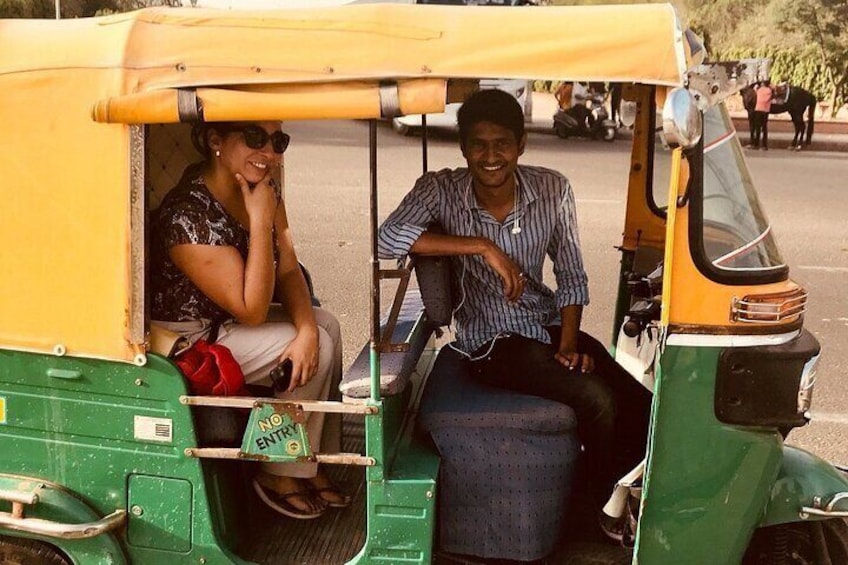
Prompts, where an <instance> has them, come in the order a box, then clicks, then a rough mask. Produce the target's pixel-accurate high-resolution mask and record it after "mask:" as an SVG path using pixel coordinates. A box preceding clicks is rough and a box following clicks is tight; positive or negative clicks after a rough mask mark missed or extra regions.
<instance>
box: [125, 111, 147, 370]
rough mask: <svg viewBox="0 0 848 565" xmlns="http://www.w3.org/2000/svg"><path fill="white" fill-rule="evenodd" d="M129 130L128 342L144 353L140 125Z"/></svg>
mask: <svg viewBox="0 0 848 565" xmlns="http://www.w3.org/2000/svg"><path fill="white" fill-rule="evenodd" d="M129 129H130V234H129V240H130V241H129V244H130V265H129V271H130V273H129V275H130V288H129V291H130V296H129V319H128V320H127V321H128V323H129V339H130V343H131V344H133V345H135V346H138V348H139V350H138V351H143V350H144V347H145V346H144V343H145V340H146V336H145V332H144V265H145V257H144V247H145V246H144V239H145V236H144V230H145V225H144V216H145V214H144V208H145V204H144V201H145V195H144V185H145V182H144V177H145V170H144V140H145V136H144V126H143V125H132V126H130V127H129ZM133 362H134V363H135V364H136V365H144V364H146V363H147V358H146V356H145V355H143V354H142V353H139V354H138V355H136V356H135V359H134V360H133Z"/></svg>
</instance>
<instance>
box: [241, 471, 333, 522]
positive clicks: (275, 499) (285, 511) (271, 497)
mask: <svg viewBox="0 0 848 565" xmlns="http://www.w3.org/2000/svg"><path fill="white" fill-rule="evenodd" d="M253 490H255V491H256V494H257V495H258V496H259V498H260V500H262V502H264V503H265V504H267V505H268V506H269V507H271V508H272V509H273V510H274V511H275V512H279V513H280V514H282V515H283V516H288V517H289V518H296V519H298V520H313V519H315V518H318V517H319V516H321V515H323V514H324V511H325V510H326V509H322V510H318V511H317V512H308V511H306V510H301V509H300V508H298V507H297V506H294V505H293V504H292V503H290V502H289V501H288V499H289V498H291V497H293V496H303V497H306V498H311V497H312V496H313V491H311V490H305V491H295V492H287V493H286V494H280V493H278V492H275V491H273V490H271V489H269V488H266V487H264V486H262V485H261V484H259V481H257V480H256V479H253ZM325 502H326V501H325Z"/></svg>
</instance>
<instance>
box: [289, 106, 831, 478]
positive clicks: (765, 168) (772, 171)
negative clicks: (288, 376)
mask: <svg viewBox="0 0 848 565" xmlns="http://www.w3.org/2000/svg"><path fill="white" fill-rule="evenodd" d="M287 130H288V131H289V132H290V133H291V134H292V137H293V140H292V144H291V147H290V149H289V152H288V153H287V154H286V163H287V165H286V168H287V170H286V184H287V187H288V188H287V195H288V201H289V216H290V218H291V222H292V226H293V230H294V234H295V239H296V245H297V248H298V250H299V254H300V257H301V259H302V260H303V261H304V262H305V263H306V264H307V265H308V266H309V268H310V270H311V271H312V273H313V276H314V278H315V282H316V286H317V291H318V293H319V295H320V296H321V298H322V299H323V301H324V305H325V306H326V307H327V308H329V309H330V310H332V311H333V312H335V313H336V315H337V316H338V317H339V318H340V320H341V322H342V328H343V331H344V336H345V361H346V364H347V363H350V362H351V360H352V359H353V357H354V356H355V354H356V352H358V350H359V349H360V348H361V346H362V344H363V343H365V340H366V339H367V335H368V322H367V315H368V314H367V313H368V296H369V290H368V289H369V282H368V281H369V267H368V261H369V241H368V233H369V232H368V185H369V173H368V149H367V145H368V126H367V123H365V122H312V123H309V124H306V123H296V122H292V123H290V124H288V125H287ZM378 143H379V145H380V151H379V154H378V160H379V163H380V176H379V179H378V180H379V183H380V186H381V200H380V206H379V209H380V217H381V218H382V217H384V216H385V215H386V214H387V213H388V212H389V211H390V210H391V209H392V208H393V207H394V205H395V204H396V203H397V202H398V201H399V200H400V198H401V197H402V196H403V195H404V194H405V192H406V191H407V190H408V189H409V188H410V187H411V186H412V184H413V182H414V180H415V178H416V177H417V176H418V174H419V173H420V171H421V160H420V152H419V151H418V147H419V145H420V138H418V137H412V138H404V137H400V136H398V135H397V134H395V133H394V132H392V131H391V129H390V128H389V127H388V125H387V124H380V125H379V131H378ZM628 152H629V144H627V143H625V142H622V141H617V142H614V143H612V144H608V143H602V142H591V141H586V140H560V139H558V138H556V137H555V136H552V135H544V134H541V133H533V134H531V136H530V140H529V145H528V149H527V152H526V153H525V157H524V158H523V162H525V163H533V164H539V165H544V166H548V167H552V168H556V169H558V170H561V171H562V172H563V173H565V174H566V175H567V176H568V177H569V178H570V179H571V181H572V183H573V184H574V186H575V191H576V195H577V202H578V213H579V217H580V230H581V238H582V242H583V252H584V256H585V260H586V267H587V270H588V273H589V277H590V281H591V283H590V284H591V286H590V292H591V295H592V305H591V306H590V307H589V308H588V309H587V312H586V320H585V324H584V327H585V328H586V329H587V330H588V331H590V332H591V333H593V334H595V335H597V336H599V337H600V338H601V339H602V340H604V341H609V337H610V335H611V322H612V315H613V299H614V296H615V286H616V281H617V276H618V261H619V254H618V252H617V251H616V250H615V249H614V246H615V245H617V244H618V243H620V234H621V229H622V224H623V217H624V194H625V184H626V181H627V164H628V159H629V153H628ZM461 164H462V161H461V157H460V154H459V151H458V148H457V146H456V140H455V139H454V138H453V137H452V136H450V135H447V136H446V135H442V136H437V137H436V138H435V139H432V138H431V142H430V167H431V168H441V167H454V166H458V165H461ZM749 166H750V168H751V172H752V174H753V176H754V179H755V182H756V183H757V186H758V190H759V194H760V198H761V200H762V201H763V203H764V206H765V209H766V211H767V213H768V214H769V217H770V218H771V220H772V223H773V226H774V229H775V232H776V234H777V240H778V244H779V245H780V249H781V251H782V253H783V255H784V259H785V260H786V261H787V263H788V264H789V265H790V266H791V267H792V277H793V278H794V279H795V280H797V281H799V282H800V283H802V284H803V285H805V286H806V287H807V289H808V290H809V291H810V296H811V299H810V311H809V314H808V316H807V321H806V326H807V328H809V329H810V330H811V331H812V332H814V333H815V334H816V335H817V337H818V339H819V340H820V341H821V343H822V345H823V347H824V352H825V354H824V357H823V360H822V363H821V364H820V371H819V383H818V385H817V387H816V393H815V398H814V416H815V418H816V419H815V420H814V422H813V424H811V425H810V426H808V427H807V428H805V429H803V430H800V431H796V432H793V437H792V439H793V441H794V443H796V444H798V445H801V446H802V447H806V448H808V449H811V450H813V451H815V452H816V453H818V454H820V455H822V456H824V457H827V458H829V459H832V460H834V461H837V462H841V463H848V386H846V385H845V384H843V383H844V382H845V379H846V377H848V360H846V357H848V298H846V294H848V222H846V217H848V187H846V186H845V179H846V178H848V159H846V157H845V155H844V154H839V153H816V152H802V153H792V152H788V151H770V152H768V153H762V152H755V153H752V154H751V155H750V158H749Z"/></svg>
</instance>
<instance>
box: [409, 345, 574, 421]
mask: <svg viewBox="0 0 848 565" xmlns="http://www.w3.org/2000/svg"><path fill="white" fill-rule="evenodd" d="M418 421H419V423H420V425H421V427H422V428H423V429H424V430H425V431H432V430H434V429H436V428H442V427H468V428H480V427H499V428H512V429H519V430H532V431H537V432H544V433H554V432H566V431H570V430H576V429H577V418H576V417H575V415H574V411H573V410H572V409H571V408H570V407H568V406H566V405H565V404H561V403H559V402H554V401H552V400H547V399H544V398H539V397H537V396H528V395H524V394H516V393H514V392H510V391H506V390H502V389H498V388H493V387H489V386H485V385H482V384H480V383H477V382H476V381H474V380H472V379H471V377H469V376H468V372H467V369H466V361H465V360H464V359H463V358H462V357H461V356H460V354H459V353H457V352H456V351H454V350H452V349H451V348H449V347H443V348H442V350H441V351H440V352H439V356H438V358H437V359H436V362H435V363H434V365H433V370H432V371H431V372H430V376H429V378H428V379H427V385H426V387H425V389H424V394H423V397H422V399H421V405H420V408H419V416H418Z"/></svg>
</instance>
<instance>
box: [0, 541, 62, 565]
mask: <svg viewBox="0 0 848 565" xmlns="http://www.w3.org/2000/svg"><path fill="white" fill-rule="evenodd" d="M0 563H2V564H3V565H71V561H70V560H69V559H68V558H67V557H66V556H65V555H64V554H63V553H62V552H61V551H59V550H58V549H56V548H55V547H53V546H52V545H50V544H49V543H45V542H43V541H38V540H31V539H26V538H13V537H7V536H0Z"/></svg>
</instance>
